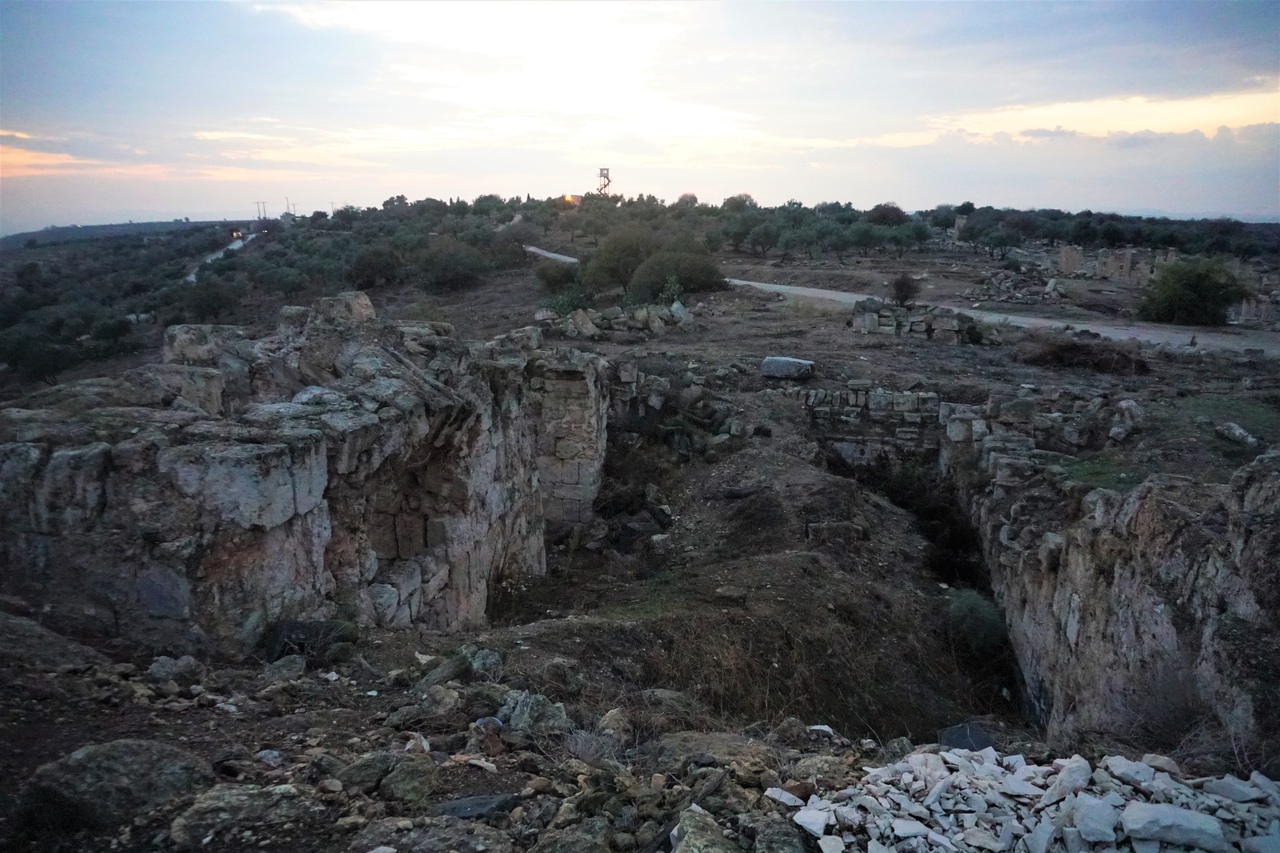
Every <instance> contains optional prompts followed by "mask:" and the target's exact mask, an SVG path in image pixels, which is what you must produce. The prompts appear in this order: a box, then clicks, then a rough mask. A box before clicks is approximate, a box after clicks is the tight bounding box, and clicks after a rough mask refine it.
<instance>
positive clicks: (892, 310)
mask: <svg viewBox="0 0 1280 853" xmlns="http://www.w3.org/2000/svg"><path fill="white" fill-rule="evenodd" d="M853 312H854V318H853V319H854V328H855V329H857V330H858V331H859V332H861V333H862V334H864V335H907V336H910V337H914V338H919V339H921V340H930V341H934V342H936V343H940V344H953V345H954V344H962V343H969V342H971V341H977V340H981V339H982V338H983V335H984V332H983V331H982V330H980V329H979V327H978V325H977V324H976V323H975V321H974V319H973V318H972V317H970V316H968V315H967V314H962V313H960V312H957V311H953V310H951V309H950V308H944V307H942V306H939V305H913V306H910V307H902V306H897V305H888V304H886V303H884V302H882V301H880V300H879V299H864V300H862V301H860V302H858V303H855V304H854V306H853ZM986 334H990V332H989V331H988V332H986Z"/></svg>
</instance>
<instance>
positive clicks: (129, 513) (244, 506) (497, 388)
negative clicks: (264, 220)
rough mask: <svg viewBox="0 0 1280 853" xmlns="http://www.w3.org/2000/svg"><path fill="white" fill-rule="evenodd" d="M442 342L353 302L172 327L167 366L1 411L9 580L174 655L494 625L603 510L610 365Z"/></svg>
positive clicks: (22, 592) (74, 617) (67, 617)
mask: <svg viewBox="0 0 1280 853" xmlns="http://www.w3.org/2000/svg"><path fill="white" fill-rule="evenodd" d="M448 331H449V330H448V329H444V328H441V327H440V325H439V324H402V325H395V324H392V323H388V322H384V321H380V320H378V319H377V318H376V317H375V316H374V311H373V306H372V305H371V304H370V303H369V300H368V298H367V297H365V295H364V294H362V293H349V294H343V295H340V296H338V297H334V298H329V299H322V300H320V301H319V302H318V303H317V304H316V305H315V307H314V308H311V309H305V308H299V307H288V308H285V309H284V310H283V311H282V313H281V317H280V322H279V327H278V329H277V330H276V332H275V334H272V335H269V336H267V337H265V338H261V339H258V340H254V339H252V338H251V337H250V336H249V334H248V332H247V331H246V330H244V329H240V328H234V327H225V326H175V327H172V328H170V329H169V330H168V331H167V333H166V341H165V352H164V362H165V363H164V364H159V365H150V366H147V367H142V368H138V369H136V370H132V371H129V372H126V373H125V374H123V375H122V376H120V377H117V378H113V379H102V380H90V381H86V382H80V383H73V384H69V385H65V386H60V387H56V388H53V389H50V390H48V391H46V392H43V393H41V394H37V395H35V396H33V397H32V398H30V399H29V400H27V401H25V402H24V403H23V404H22V405H21V406H20V407H13V408H9V409H6V410H4V411H3V412H0V507H2V508H0V532H3V536H0V555H2V556H0V562H2V563H3V565H4V566H5V567H6V570H5V571H4V572H3V573H2V575H0V578H2V579H0V586H2V587H3V589H0V592H3V593H5V594H9V595H12V596H16V597H18V598H21V599H24V600H25V601H27V602H28V603H30V604H32V605H40V604H44V603H50V604H52V605H53V607H51V608H50V609H49V610H48V612H47V615H46V616H45V617H44V619H43V620H42V621H46V622H47V623H49V624H50V625H51V626H52V627H55V628H58V629H60V630H63V631H64V632H66V633H70V634H72V635H76V636H86V635H94V634H97V635H109V636H111V635H113V636H123V637H125V638H127V639H129V640H131V641H135V642H139V643H143V644H147V645H151V646H157V647H165V648H167V649H170V650H182V649H195V648H198V647H201V646H205V645H208V644H209V643H210V641H212V643H213V644H215V645H219V646H223V647H244V646H249V645H252V644H255V643H257V642H258V641H259V639H260V637H261V635H262V633H263V631H264V630H265V629H266V628H267V627H268V626H269V625H270V624H272V623H274V622H276V621H278V620H281V619H293V620H306V619H328V618H341V619H345V620H349V621H351V622H354V623H356V624H365V625H383V626H407V625H409V624H410V623H415V622H416V623H422V624H425V625H427V626H429V627H431V628H437V629H443V630H453V629H460V628H463V627H467V626H473V625H478V624H482V623H483V622H484V619H485V612H486V606H487V604H488V600H489V594H490V592H491V591H492V590H493V589H494V588H495V587H496V586H497V585H498V584H501V583H503V582H505V581H508V580H514V579H517V578H521V577H526V576H537V575H540V574H542V573H543V572H544V570H545V552H544V545H543V528H544V522H545V517H546V514H545V509H544V508H545V507H546V506H547V505H551V506H554V507H556V509H557V512H556V518H557V519H560V518H567V517H570V516H572V518H571V520H573V521H578V520H586V518H585V516H588V515H589V513H590V506H591V501H592V500H593V499H594V497H595V495H594V491H593V490H594V489H598V483H599V466H600V464H601V463H602V462H603V454H604V441H603V433H602V430H603V412H604V410H605V406H606V404H607V403H606V401H605V399H604V395H606V394H607V389H606V386H605V383H604V382H603V381H602V377H603V375H604V363H603V362H602V361H601V360H599V359H598V358H596V357H594V356H589V355H584V354H581V353H576V352H574V351H571V350H566V351H560V352H555V353H552V352H546V351H542V350H539V349H538V348H537V347H538V346H539V345H540V335H539V334H538V332H537V330H536V329H535V330H529V332H528V333H527V334H519V333H512V334H511V335H507V336H504V337H503V338H499V339H498V340H496V341H493V342H490V343H487V344H479V343H466V342H461V341H457V340H454V339H452V338H450V337H447V336H445V335H442V334H440V332H448ZM544 413H546V414H547V415H548V417H547V418H546V419H545V423H546V428H545V429H544V426H543V424H544V419H543V417H542V416H543V414H544ZM597 430H599V431H600V435H599V436H597V435H596V432H597ZM548 446H549V447H550V448H551V453H550V454H548V453H546V452H543V451H541V450H540V448H545V447H548ZM558 451H563V453H558ZM570 453H572V466H573V470H572V472H566V471H564V470H561V468H563V467H564V466H560V467H557V468H556V469H555V470H551V469H550V468H549V466H550V465H551V463H552V461H554V460H558V459H559V460H560V461H565V462H567V460H564V459H560V457H562V456H565V455H567V454H570ZM540 468H548V472H547V473H548V477H547V479H548V482H549V483H550V484H551V486H552V491H551V492H550V493H549V495H548V498H549V499H548V500H544V494H543V487H542V484H541V477H540V471H539V469H540ZM570 507H571V509H570Z"/></svg>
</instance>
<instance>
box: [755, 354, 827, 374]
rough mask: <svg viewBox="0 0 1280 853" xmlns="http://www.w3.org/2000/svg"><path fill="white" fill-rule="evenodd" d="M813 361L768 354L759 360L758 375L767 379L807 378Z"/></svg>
mask: <svg viewBox="0 0 1280 853" xmlns="http://www.w3.org/2000/svg"><path fill="white" fill-rule="evenodd" d="M813 369H814V363H813V362H812V361H808V360H806V359H802V358H788V357H785V356H769V357H767V358H765V359H764V360H763V361H762V362H760V375H761V376H764V377H767V378H769V379H808V378H810V377H811V376H813Z"/></svg>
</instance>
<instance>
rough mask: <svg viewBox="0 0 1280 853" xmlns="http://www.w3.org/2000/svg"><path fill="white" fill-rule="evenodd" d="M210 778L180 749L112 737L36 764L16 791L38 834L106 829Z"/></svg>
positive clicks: (211, 778)
mask: <svg viewBox="0 0 1280 853" xmlns="http://www.w3.org/2000/svg"><path fill="white" fill-rule="evenodd" d="M213 782H214V775H213V771H212V769H211V768H210V767H209V764H208V762H206V761H205V760H204V759H202V758H200V757H199V756H196V755H193V754H192V753H190V752H188V751H186V750H185V749H179V748H178V747H176V746H170V745H169V744H165V743H157V742H156V741H149V740H116V741H111V742H110V743H105V744H99V745H94V746H86V747H83V748H81V749H78V750H76V751H75V752H73V753H71V754H70V755H67V756H64V757H63V758H60V759H58V760H57V761H54V762H51V763H49V764H45V765H42V766H41V767H40V768H38V769H37V770H36V772H35V773H34V774H32V776H31V778H30V779H29V780H28V781H27V783H26V784H25V785H24V786H23V788H22V791H21V793H20V794H19V813H20V814H21V815H22V818H23V820H24V821H25V822H26V823H27V824H28V825H29V826H30V827H31V828H32V829H33V830H34V831H35V832H36V833H37V834H45V833H60V832H68V831H75V830H77V829H80V828H83V827H89V828H108V827H113V826H116V825H118V824H120V823H124V822H125V821H128V820H129V819H131V818H133V817H136V816H138V815H142V814H146V813H147V812H149V811H151V810H152V809H154V808H156V807H157V806H160V805H163V804H164V803H167V802H169V801H170V800H173V799H176V798H178V797H183V796H186V795H188V794H191V793H194V792H196V791H200V790H202V789H204V788H207V787H209V786H210V785H212V784H213Z"/></svg>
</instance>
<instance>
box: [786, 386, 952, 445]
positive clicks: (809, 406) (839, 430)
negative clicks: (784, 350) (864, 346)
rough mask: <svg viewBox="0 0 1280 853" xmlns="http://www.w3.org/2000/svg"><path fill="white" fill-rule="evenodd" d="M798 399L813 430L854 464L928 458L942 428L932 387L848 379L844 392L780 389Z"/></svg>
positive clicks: (935, 395)
mask: <svg viewBox="0 0 1280 853" xmlns="http://www.w3.org/2000/svg"><path fill="white" fill-rule="evenodd" d="M782 393H784V394H787V395H788V396H791V397H795V398H797V399H799V400H800V401H801V402H802V403H803V405H804V407H805V409H806V410H807V411H808V413H809V416H810V418H812V420H813V425H814V428H815V429H816V430H817V431H818V432H819V433H820V434H822V435H824V436H826V437H828V438H829V439H830V441H831V445H830V446H831V448H832V450H834V451H835V452H836V453H838V454H839V455H840V457H841V458H842V459H844V461H845V462H846V463H847V464H849V465H851V466H854V467H857V466H860V465H870V464H875V463H877V462H878V461H880V460H881V459H886V460H888V461H899V460H902V459H906V458H920V457H922V456H923V457H925V458H929V459H932V458H933V457H934V456H936V454H937V451H938V441H939V439H940V437H941V433H942V428H941V426H940V425H939V422H938V407H939V405H940V401H939V399H938V395H937V394H935V393H933V392H932V391H887V390H885V389H883V388H873V387H871V381H870V380H868V379H851V380H849V383H848V390H846V391H826V390H822V389H804V388H785V389H783V390H782Z"/></svg>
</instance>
